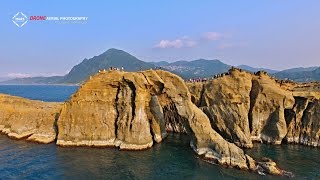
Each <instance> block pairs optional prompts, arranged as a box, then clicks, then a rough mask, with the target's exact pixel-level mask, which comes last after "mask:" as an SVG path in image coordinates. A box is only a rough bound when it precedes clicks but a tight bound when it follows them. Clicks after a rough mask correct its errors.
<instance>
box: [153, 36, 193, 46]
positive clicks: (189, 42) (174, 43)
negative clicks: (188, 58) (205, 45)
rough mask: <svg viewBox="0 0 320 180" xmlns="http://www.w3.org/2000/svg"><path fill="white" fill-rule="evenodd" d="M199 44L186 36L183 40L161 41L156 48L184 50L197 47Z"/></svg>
mask: <svg viewBox="0 0 320 180" xmlns="http://www.w3.org/2000/svg"><path fill="white" fill-rule="evenodd" d="M196 45H197V42H196V41H194V40H192V39H190V38H188V37H186V36H184V37H182V38H178V39H174V40H161V41H160V42H159V43H158V44H156V45H155V47H156V48H160V49H167V48H176V49H178V48H184V47H188V48H191V47H195V46H196Z"/></svg>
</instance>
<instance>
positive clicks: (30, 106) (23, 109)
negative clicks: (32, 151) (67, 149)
mask: <svg viewBox="0 0 320 180" xmlns="http://www.w3.org/2000/svg"><path fill="white" fill-rule="evenodd" d="M61 105H62V103H48V102H41V101H33V100H29V99H24V98H20V97H15V96H9V95H4V94H0V132H2V133H4V134H7V135H8V136H9V137H12V138H16V139H23V138H26V139H27V140H30V141H35V142H40V143H50V142H53V141H54V140H55V139H56V134H57V132H56V131H57V129H56V126H55V124H56V120H57V119H58V117H59V113H60V109H61Z"/></svg>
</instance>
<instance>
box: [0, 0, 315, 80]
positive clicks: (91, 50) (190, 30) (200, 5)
mask: <svg viewBox="0 0 320 180" xmlns="http://www.w3.org/2000/svg"><path fill="white" fill-rule="evenodd" d="M17 12H23V13H24V14H26V15H27V16H28V17H29V16H33V15H44V16H87V17H88V21H87V22H86V23H85V24H57V23H54V22H43V21H42V22H35V21H32V22H31V21H29V22H28V23H27V24H26V25H25V26H24V27H21V28H19V27H17V26H16V25H15V24H14V23H13V22H12V17H13V16H14V15H15V14H16V13H17ZM0 42H1V44H0V53H1V56H0V77H3V76H24V75H25V74H26V75H27V74H32V75H54V74H65V73H66V72H68V71H69V70H70V69H71V68H72V66H74V65H75V64H77V63H79V62H81V61H82V60H83V59H84V58H91V57H92V56H95V55H99V54H101V53H103V52H104V51H106V50H107V49H109V48H112V47H113V48H119V49H122V50H125V51H127V52H129V53H131V54H132V55H134V56H136V57H138V58H140V59H142V60H145V61H160V60H166V61H175V60H193V59H197V58H206V59H220V60H221V61H223V62H225V63H228V64H231V65H240V64H247V65H250V66H254V67H266V68H273V69H279V70H280V69H285V68H291V67H297V66H319V65H320V63H319V62H320V60H319V57H320V45H319V42H320V1H319V0H308V1H304V0H299V1H298V0H290V1H289V0H259V1H257V0H250V1H249V0H247V1H246V0H243V1H238V0H230V1H223V0H220V1H213V0H211V1H178V0H177V1H173V0H167V1H165V0H163V1H147V0H145V1H139V0H137V1H129V0H128V1H113V2H111V1H105V2H102V1H89V0H88V1H81V2H80V1H62V0H60V1H40V0H39V1H32V0H29V1H25V0H19V1H18V0H7V1H5V0H1V1H0Z"/></svg>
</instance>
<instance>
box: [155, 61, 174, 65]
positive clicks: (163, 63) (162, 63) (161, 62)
mask: <svg viewBox="0 0 320 180" xmlns="http://www.w3.org/2000/svg"><path fill="white" fill-rule="evenodd" d="M150 63H151V64H154V65H156V66H167V65H169V64H170V63H169V62H167V61H158V62H150Z"/></svg>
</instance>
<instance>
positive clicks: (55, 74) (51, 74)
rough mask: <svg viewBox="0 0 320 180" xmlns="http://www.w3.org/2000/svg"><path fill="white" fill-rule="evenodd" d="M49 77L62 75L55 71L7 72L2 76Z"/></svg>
mask: <svg viewBox="0 0 320 180" xmlns="http://www.w3.org/2000/svg"><path fill="white" fill-rule="evenodd" d="M38 76H41V77H50V76H63V75H61V74H57V73H36V74H29V73H8V74H6V75H5V76H4V77H3V78H10V79H13V78H28V77H38Z"/></svg>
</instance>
